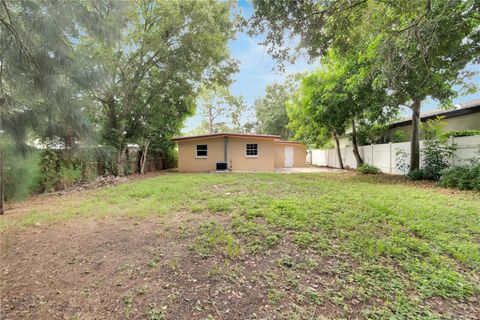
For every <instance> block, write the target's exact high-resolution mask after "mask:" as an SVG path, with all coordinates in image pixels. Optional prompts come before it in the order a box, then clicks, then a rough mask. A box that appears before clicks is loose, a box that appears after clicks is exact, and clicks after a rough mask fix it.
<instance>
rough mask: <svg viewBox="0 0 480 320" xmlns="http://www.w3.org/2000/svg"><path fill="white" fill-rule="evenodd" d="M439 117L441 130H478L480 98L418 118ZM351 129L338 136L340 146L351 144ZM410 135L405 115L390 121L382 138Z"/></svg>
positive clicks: (403, 139) (398, 138)
mask: <svg viewBox="0 0 480 320" xmlns="http://www.w3.org/2000/svg"><path fill="white" fill-rule="evenodd" d="M438 117H441V118H442V119H443V120H442V130H443V131H444V132H448V131H463V130H480V99H476V100H472V101H469V102H466V103H461V104H459V105H457V106H456V107H454V108H452V109H447V110H444V109H436V110H432V111H427V112H422V114H421V116H420V120H421V121H422V122H426V121H428V120H434V119H437V118H438ZM350 134H351V129H349V130H347V134H346V135H344V136H342V137H341V138H340V147H341V148H343V147H350V146H351V145H352V142H351V139H350ZM411 137H412V119H411V116H410V115H409V116H407V117H405V118H403V119H401V120H398V121H395V122H393V123H391V124H390V125H389V126H388V128H387V130H386V132H385V134H384V135H383V137H382V139H383V140H384V142H406V141H410V139H411Z"/></svg>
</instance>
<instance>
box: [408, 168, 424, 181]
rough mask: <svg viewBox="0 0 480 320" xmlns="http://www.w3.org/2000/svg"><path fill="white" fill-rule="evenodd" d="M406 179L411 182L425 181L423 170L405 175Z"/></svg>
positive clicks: (415, 170) (416, 170)
mask: <svg viewBox="0 0 480 320" xmlns="http://www.w3.org/2000/svg"><path fill="white" fill-rule="evenodd" d="M407 178H408V179H410V180H413V181H417V180H423V179H425V170H424V169H414V170H412V171H410V172H409V173H408V174H407Z"/></svg>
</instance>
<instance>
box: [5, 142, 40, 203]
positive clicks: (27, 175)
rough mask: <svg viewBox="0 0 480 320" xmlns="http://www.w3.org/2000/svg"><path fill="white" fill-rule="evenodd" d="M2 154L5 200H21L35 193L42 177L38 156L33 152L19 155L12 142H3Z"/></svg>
mask: <svg viewBox="0 0 480 320" xmlns="http://www.w3.org/2000/svg"><path fill="white" fill-rule="evenodd" d="M5 140H7V139H5ZM0 152H1V153H2V158H3V161H2V162H1V163H0V166H2V172H3V174H0V179H2V180H3V183H4V187H5V189H4V200H6V201H10V200H21V199H23V198H25V197H26V196H28V195H29V194H31V193H32V192H33V191H35V188H36V187H37V185H38V181H39V179H38V177H39V175H40V174H39V169H38V162H39V159H38V155H37V154H36V153H35V152H34V151H33V150H29V151H27V152H26V153H24V154H21V153H19V152H18V151H17V150H16V149H15V146H14V144H13V143H12V142H11V141H2V142H1V143H0Z"/></svg>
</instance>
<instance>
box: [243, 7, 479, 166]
mask: <svg viewBox="0 0 480 320" xmlns="http://www.w3.org/2000/svg"><path fill="white" fill-rule="evenodd" d="M479 6H480V4H479V2H478V1H475V0H467V1H463V0H441V1H431V0H422V1H409V0H403V1H388V2H384V1H366V0H353V1H352V0H326V1H321V2H318V1H313V0H308V1H302V2H299V1H267V0H257V1H255V2H254V7H255V13H254V15H253V16H252V18H251V19H250V21H249V25H250V27H251V29H250V30H251V33H253V34H260V33H263V32H266V40H265V45H266V46H267V51H268V52H269V53H270V54H271V55H272V56H273V57H275V58H276V59H277V60H278V61H279V63H280V65H283V62H284V61H287V60H289V59H290V60H291V59H294V58H295V55H294V54H292V52H291V51H290V50H289V46H286V45H285V41H286V39H288V37H287V35H290V37H292V38H293V37H296V36H299V37H300V41H299V44H298V46H297V48H296V50H295V53H298V52H299V51H301V50H306V51H307V53H308V55H309V56H310V57H311V58H315V57H318V56H321V55H324V54H325V53H326V52H327V51H328V49H331V48H333V49H336V50H338V51H339V52H350V53H351V52H353V50H354V49H355V47H356V46H358V45H359V44H362V43H367V44H368V43H375V42H378V45H377V46H376V50H375V53H374V58H375V60H376V63H375V65H376V66H377V70H380V71H381V73H382V75H383V78H384V81H385V82H386V83H388V87H389V89H390V90H391V91H392V92H393V93H394V96H395V97H396V101H397V105H400V104H403V103H410V107H411V109H412V122H413V134H412V143H411V161H410V162H411V164H410V170H413V169H415V168H418V165H419V121H420V120H419V119H420V108H421V101H422V100H423V99H425V98H426V97H428V96H431V97H433V98H435V99H439V100H441V101H444V102H448V100H449V99H451V98H452V97H453V96H455V94H456V92H455V90H454V86H455V85H457V84H459V82H462V81H461V80H463V79H462V78H463V76H464V74H462V72H461V71H462V69H463V68H464V67H465V66H466V64H467V63H468V62H470V61H478V59H479V56H480V54H479V52H480V41H479V39H480V28H479V23H480V19H479V14H478V12H479Z"/></svg>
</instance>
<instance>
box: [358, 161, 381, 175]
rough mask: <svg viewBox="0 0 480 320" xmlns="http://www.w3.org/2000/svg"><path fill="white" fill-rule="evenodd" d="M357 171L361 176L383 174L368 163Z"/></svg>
mask: <svg viewBox="0 0 480 320" xmlns="http://www.w3.org/2000/svg"><path fill="white" fill-rule="evenodd" d="M357 171H358V172H359V173H361V174H380V173H382V171H381V170H380V169H379V168H377V167H375V166H372V165H370V164H368V163H364V164H362V165H360V166H359V167H358V168H357Z"/></svg>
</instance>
